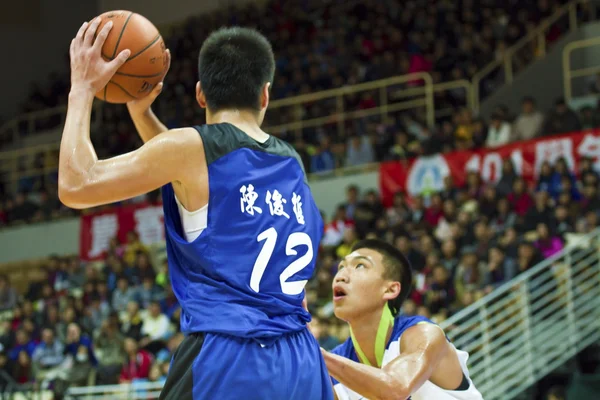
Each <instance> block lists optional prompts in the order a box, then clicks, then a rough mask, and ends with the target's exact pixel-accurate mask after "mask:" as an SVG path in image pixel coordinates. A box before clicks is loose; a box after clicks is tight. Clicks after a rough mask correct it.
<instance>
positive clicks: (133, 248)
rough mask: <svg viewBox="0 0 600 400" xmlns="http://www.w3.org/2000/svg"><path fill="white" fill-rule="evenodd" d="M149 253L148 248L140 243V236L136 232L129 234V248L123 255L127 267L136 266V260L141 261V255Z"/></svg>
mask: <svg viewBox="0 0 600 400" xmlns="http://www.w3.org/2000/svg"><path fill="white" fill-rule="evenodd" d="M140 252H141V253H148V249H147V248H146V246H144V245H143V244H142V242H140V236H139V235H138V234H137V232H135V231H130V232H127V247H126V250H125V254H124V255H123V261H125V263H126V264H127V265H134V263H135V261H136V259H139V256H138V254H139V253H140Z"/></svg>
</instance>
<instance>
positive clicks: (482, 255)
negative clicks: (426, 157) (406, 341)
mask: <svg viewBox="0 0 600 400" xmlns="http://www.w3.org/2000/svg"><path fill="white" fill-rule="evenodd" d="M599 183H600V182H599V175H598V173H597V172H595V171H594V169H593V162H592V160H591V159H584V160H583V161H582V162H581V163H580V169H579V170H578V171H574V172H573V171H569V169H568V167H567V164H566V162H565V160H563V159H560V160H558V161H557V162H556V163H555V164H554V165H551V164H549V163H546V164H544V165H543V167H542V171H541V175H540V177H539V179H538V181H537V182H536V183H535V184H534V185H529V186H528V185H527V184H526V182H525V181H524V180H523V179H522V178H521V177H520V176H518V175H517V174H516V173H515V172H514V168H513V165H512V161H511V160H510V159H506V160H505V161H504V166H503V175H502V178H501V180H500V181H499V182H498V183H497V184H496V185H489V184H485V183H483V182H482V181H481V179H480V177H479V175H478V174H477V173H471V174H470V175H469V176H468V179H467V184H466V185H465V186H464V187H457V186H456V185H454V184H453V182H452V180H451V179H450V178H446V180H445V189H444V190H443V191H441V192H439V193H434V194H432V195H431V196H429V197H427V198H425V197H414V198H409V197H407V196H406V195H405V194H404V193H397V194H396V195H395V196H394V201H393V206H392V207H390V208H388V209H385V208H384V207H383V205H382V204H381V202H380V199H379V196H378V194H377V193H376V192H374V191H373V192H367V193H361V192H360V191H359V189H358V188H357V187H355V186H351V187H349V188H348V189H347V198H346V199H345V202H344V203H343V204H340V205H339V207H338V208H337V212H336V214H335V215H334V216H333V217H332V218H331V219H330V220H329V221H328V223H327V224H326V227H325V233H324V237H323V241H322V246H321V250H320V251H319V254H318V264H317V273H316V275H315V278H314V279H313V280H312V281H310V282H309V285H308V286H307V299H308V304H309V310H310V311H311V313H312V314H313V316H314V317H315V318H314V321H313V322H312V324H313V331H314V332H315V334H316V335H317V337H318V340H319V342H320V344H321V345H322V346H323V347H324V348H326V349H331V348H332V347H334V346H335V345H337V344H339V343H340V342H341V341H342V340H344V339H345V338H346V337H347V335H348V328H347V326H346V324H345V323H343V322H341V321H338V320H336V319H335V317H334V316H333V313H332V303H331V297H332V293H331V282H332V278H333V275H334V274H335V271H336V270H337V264H338V262H339V259H340V258H342V257H344V256H345V255H347V254H348V253H349V249H350V248H351V246H352V244H353V243H354V242H355V241H356V240H358V239H360V238H365V237H378V238H385V239H386V240H388V241H389V242H391V243H393V244H394V245H395V246H397V248H398V249H400V250H401V251H402V252H403V253H404V254H406V256H407V257H408V259H409V260H410V262H411V264H412V266H413V268H414V271H415V280H414V284H413V291H412V295H411V296H410V298H409V299H408V300H407V301H406V303H405V304H404V307H403V310H402V312H403V313H404V314H406V315H416V314H418V315H424V316H427V317H429V318H432V319H433V320H434V321H437V322H440V321H443V320H444V319H446V318H447V317H448V316H450V315H452V314H453V313H455V312H457V311H458V310H460V309H462V308H464V307H465V306H468V305H469V304H471V303H473V302H474V301H475V300H477V299H478V298H480V297H482V296H483V295H485V294H486V293H489V292H490V291H492V290H493V289H494V288H495V287H497V286H499V285H501V284H502V283H504V282H506V281H508V280H510V279H511V278H513V277H515V276H516V275H518V274H519V273H521V272H523V271H526V270H528V269H529V268H531V267H532V266H534V265H535V264H536V263H538V262H540V261H541V260H543V259H544V258H547V257H550V256H552V255H553V254H556V253H557V252H559V251H561V249H562V248H563V247H564V245H565V237H566V235H568V234H569V233H587V232H590V231H591V230H593V229H594V228H596V227H597V226H598V216H599V213H600V196H599V193H598V188H599V186H600V185H599ZM149 254H150V253H149V252H148V249H147V248H145V247H144V245H143V244H142V243H140V241H139V239H138V237H137V235H136V234H135V233H134V232H131V233H130V234H129V236H128V242H127V243H126V244H124V245H120V244H119V243H117V241H116V239H115V240H113V241H112V243H111V246H110V250H109V251H108V252H107V253H106V259H105V261H104V262H101V263H100V264H98V263H88V264H85V263H82V262H80V260H79V259H78V258H77V257H51V258H50V259H48V260H47V261H46V262H45V264H44V265H43V270H44V271H45V274H44V275H43V276H42V278H41V279H40V280H38V281H34V282H30V283H29V287H28V289H27V290H24V291H21V292H17V291H16V290H15V288H14V287H13V286H11V283H10V282H9V280H8V279H7V277H6V276H2V277H0V311H1V313H0V316H3V318H2V320H3V321H4V322H2V323H1V324H0V328H1V331H0V345H1V348H2V351H0V371H3V373H2V372H0V377H2V378H1V379H0V381H1V382H5V383H4V384H6V379H8V378H7V376H10V377H12V378H11V379H14V380H15V381H16V382H19V383H21V384H26V383H29V384H32V385H36V386H38V387H57V386H58V387H60V385H59V384H58V383H65V382H66V384H70V385H86V384H90V383H117V382H147V381H152V382H155V381H160V380H162V379H164V377H165V374H166V372H167V370H168V366H169V357H170V355H171V354H172V352H173V350H174V349H175V348H176V347H177V345H178V343H179V342H180V341H181V340H182V335H181V333H179V332H178V329H179V323H178V320H179V313H180V308H179V306H178V304H177V301H176V299H175V297H174V295H173V292H172V290H171V287H170V284H169V278H168V263H167V262H166V260H161V261H159V262H158V263H157V265H153V264H152V262H151V257H150V256H149ZM2 379H4V381H2Z"/></svg>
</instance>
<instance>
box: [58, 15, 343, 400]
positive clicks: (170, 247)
mask: <svg viewBox="0 0 600 400" xmlns="http://www.w3.org/2000/svg"><path fill="white" fill-rule="evenodd" d="M97 27H98V21H97V20H96V21H94V22H93V23H92V24H91V25H90V26H89V27H88V26H87V24H84V25H83V26H82V27H81V29H80V30H79V32H78V34H77V36H76V37H75V39H74V40H73V42H72V44H71V50H70V55H71V92H70V94H69V104H68V112H67V119H66V123H65V128H64V132H63V138H62V143H61V148H60V165H59V196H60V199H61V200H62V202H63V203H64V204H66V205H68V206H70V207H73V208H85V207H93V206H97V205H101V204H108V203H113V202H116V201H119V200H123V199H127V198H132V197H135V196H138V195H140V194H143V193H147V192H149V191H151V190H154V189H156V188H159V187H162V192H163V203H164V214H165V216H164V218H165V231H166V235H165V236H166V241H167V252H168V257H169V270H170V276H171V282H172V285H173V290H174V292H175V295H176V296H177V298H178V300H179V303H180V304H181V307H182V313H181V329H182V331H183V332H184V333H185V334H186V338H185V339H184V341H183V343H182V344H181V345H180V346H179V349H178V350H177V352H176V353H175V356H174V358H173V360H172V364H171V369H170V373H169V377H168V378H167V381H166V384H165V387H164V389H163V392H162V394H161V396H160V398H161V399H172V400H195V399H202V400H205V399H220V400H228V399H256V400H258V399H260V400H264V399H273V400H275V399H286V400H296V399H297V400H300V399H302V400H304V399H311V400H318V399H327V400H328V399H331V398H333V393H332V390H331V383H330V379H329V376H328V374H327V371H326V369H325V364H324V362H323V357H322V354H321V352H320V350H319V346H318V344H317V342H316V340H315V339H314V337H313V336H312V335H311V334H310V332H309V331H308V330H307V329H306V323H307V322H308V321H309V319H310V315H309V314H308V312H307V311H305V310H304V309H303V307H302V300H303V297H304V286H305V284H306V281H307V279H309V278H310V277H311V275H312V273H313V270H314V266H315V255H316V252H317V247H318V244H319V241H320V238H321V233H322V230H323V223H322V220H321V218H320V215H319V210H318V209H317V207H316V205H315V203H314V200H313V198H312V195H311V192H310V190H309V187H308V185H307V184H306V182H305V174H304V171H303V168H302V164H301V161H300V159H299V157H298V154H297V153H296V152H295V151H294V150H293V148H292V147H291V146H290V145H288V144H287V143H285V142H282V141H280V140H278V139H277V138H274V137H272V136H269V135H268V134H266V133H265V132H263V131H262V130H261V129H260V124H261V122H262V120H263V118H264V115H265V111H266V108H267V106H268V104H269V85H270V82H272V79H273V73H274V69H275V63H274V56H273V52H272V49H271V46H270V44H269V42H268V41H267V40H266V39H265V38H264V37H263V36H262V35H260V34H259V33H258V32H256V31H253V30H248V29H240V28H232V29H222V30H219V31H216V32H214V33H213V34H211V35H210V36H209V37H208V38H207V39H206V41H205V42H204V44H203V46H202V49H201V51H200V57H199V74H200V81H199V83H198V84H197V88H196V100H197V101H198V104H199V105H200V106H201V107H203V108H206V120H207V125H204V126H201V127H195V128H183V129H175V130H172V131H168V132H167V129H166V128H165V126H164V125H163V124H162V123H161V122H160V121H159V120H158V119H157V118H156V116H155V115H154V114H153V113H152V111H151V109H150V108H149V107H150V103H151V101H152V99H153V97H156V95H157V94H158V92H159V91H160V88H158V89H157V90H156V91H155V92H154V93H153V97H150V98H147V99H143V100H140V101H137V102H136V103H132V104H130V105H129V109H130V113H131V116H132V118H133V120H134V122H135V125H136V127H137V128H138V130H139V133H140V136H141V137H142V138H143V139H144V140H145V144H144V145H143V146H142V147H141V148H139V149H138V150H136V151H133V152H131V153H128V154H124V155H121V156H118V157H114V158H111V159H107V160H99V159H98V157H97V156H96V153H95V151H94V147H93V146H92V143H91V141H90V113H91V109H92V101H93V98H94V93H96V92H97V91H98V90H99V89H100V88H102V87H104V85H106V83H107V82H108V81H109V79H110V78H111V76H112V75H113V74H114V72H115V71H116V70H117V69H118V68H119V66H120V65H122V63H123V62H124V61H125V60H126V59H127V57H128V56H129V52H128V51H127V50H125V51H123V52H122V53H121V54H119V55H118V56H117V58H116V59H115V60H114V61H111V62H107V61H105V60H103V59H102V57H101V55H100V49H101V48H102V44H103V42H104V40H105V39H106V36H107V35H108V32H109V30H110V28H111V24H110V23H107V24H106V28H103V29H102V30H101V31H100V32H99V34H98V36H97V38H96V39H94V34H95V33H96V30H97Z"/></svg>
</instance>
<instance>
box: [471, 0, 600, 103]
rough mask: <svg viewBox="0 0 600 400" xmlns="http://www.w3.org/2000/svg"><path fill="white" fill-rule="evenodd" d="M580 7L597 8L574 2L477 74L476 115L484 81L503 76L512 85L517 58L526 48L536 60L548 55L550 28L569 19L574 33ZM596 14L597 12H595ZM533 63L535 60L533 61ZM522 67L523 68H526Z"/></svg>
mask: <svg viewBox="0 0 600 400" xmlns="http://www.w3.org/2000/svg"><path fill="white" fill-rule="evenodd" d="M580 5H589V6H590V7H595V5H594V3H593V2H590V0H573V1H571V2H569V3H567V4H565V5H564V6H563V7H561V8H560V9H559V10H557V11H556V12H555V13H554V14H553V15H552V16H550V17H548V18H547V19H546V20H544V21H543V22H542V23H541V24H540V25H538V26H537V27H536V28H535V29H534V30H532V31H531V32H530V33H529V34H527V35H526V36H524V37H522V38H521V39H520V40H519V41H517V42H516V43H515V44H514V45H512V46H511V47H509V48H508V49H506V50H505V51H504V54H503V55H502V57H500V58H499V59H497V60H495V61H493V62H491V63H489V64H488V65H487V66H485V67H484V68H483V69H481V70H480V71H479V72H478V73H477V74H475V75H474V76H473V79H472V81H471V83H472V90H473V92H474V93H473V94H472V97H473V99H474V104H475V107H474V109H473V111H474V112H475V113H478V112H479V108H480V104H481V93H480V92H481V85H482V81H483V80H484V79H488V78H490V76H491V75H492V74H501V76H502V75H503V79H504V80H503V83H504V84H511V83H512V82H513V80H514V75H515V60H516V58H517V56H519V55H520V53H521V51H522V50H524V49H525V48H526V46H531V47H533V49H532V50H533V53H534V55H535V57H536V58H541V57H544V56H545V55H546V52H547V43H546V35H547V33H548V31H549V30H550V28H552V27H553V26H554V25H555V24H556V23H557V22H559V21H560V20H561V19H562V18H565V17H567V18H568V30H569V31H568V32H573V31H574V30H576V29H577V26H578V15H577V10H578V6H580ZM594 14H595V11H594ZM532 61H533V60H532ZM524 66H525V65H522V66H521V67H524Z"/></svg>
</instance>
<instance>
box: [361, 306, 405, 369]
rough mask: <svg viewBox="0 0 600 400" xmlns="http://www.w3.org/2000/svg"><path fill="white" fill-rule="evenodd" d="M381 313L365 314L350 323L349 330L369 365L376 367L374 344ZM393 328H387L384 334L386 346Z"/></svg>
mask: <svg viewBox="0 0 600 400" xmlns="http://www.w3.org/2000/svg"><path fill="white" fill-rule="evenodd" d="M381 314H382V311H377V312H374V313H370V314H367V315H365V316H362V317H360V318H357V319H356V320H352V321H350V329H352V333H353V335H354V338H355V339H356V341H357V342H358V345H359V346H360V348H361V350H362V351H363V353H364V355H365V356H366V357H367V359H368V360H369V363H371V365H374V366H375V365H377V356H376V354H375V342H376V341H377V331H378V329H379V325H380V323H381ZM393 329H394V327H393V325H391V326H389V328H388V331H387V332H386V337H385V343H386V344H387V343H388V342H389V340H390V337H391V335H392V331H393Z"/></svg>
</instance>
